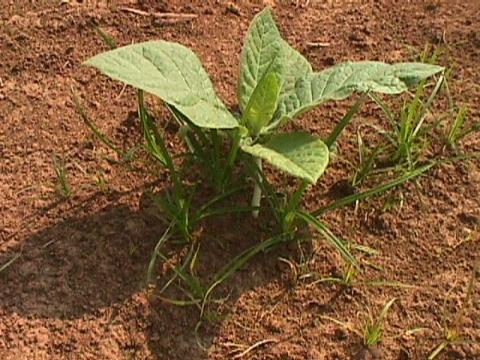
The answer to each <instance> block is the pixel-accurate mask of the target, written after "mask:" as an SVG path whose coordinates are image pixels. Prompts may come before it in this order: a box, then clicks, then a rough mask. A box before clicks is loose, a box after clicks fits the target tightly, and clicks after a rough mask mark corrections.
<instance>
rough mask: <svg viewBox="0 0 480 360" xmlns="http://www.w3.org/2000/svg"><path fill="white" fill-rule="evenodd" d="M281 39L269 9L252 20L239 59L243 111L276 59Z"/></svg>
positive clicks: (240, 101)
mask: <svg viewBox="0 0 480 360" xmlns="http://www.w3.org/2000/svg"><path fill="white" fill-rule="evenodd" d="M281 41H282V38H281V36H280V33H279V32H278V29H277V26H276V25H275V21H273V17H272V12H271V10H270V9H269V8H266V9H265V10H263V11H261V12H260V13H258V14H257V15H256V16H255V17H254V18H253V20H252V22H251V24H250V27H249V28H248V32H247V35H246V37H245V44H244V46H243V49H242V55H241V59H240V77H239V84H238V103H239V105H240V109H241V110H242V111H245V109H246V108H247V104H248V101H249V100H250V97H251V95H252V93H253V91H254V89H255V88H256V87H257V84H258V83H259V82H260V80H261V79H262V77H263V75H264V74H265V72H266V71H267V69H269V68H271V70H274V68H273V67H271V65H272V63H273V62H274V60H275V58H276V57H277V55H278V53H279V51H280V48H281Z"/></svg>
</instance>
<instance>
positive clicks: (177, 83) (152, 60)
mask: <svg viewBox="0 0 480 360" xmlns="http://www.w3.org/2000/svg"><path fill="white" fill-rule="evenodd" d="M86 64H87V65H91V66H93V67H96V68H97V69H98V70H100V71H101V72H102V73H104V74H105V75H108V76H109V77H111V78H112V79H115V80H120V81H122V82H124V83H126V84H128V85H132V86H134V87H136V88H138V89H141V90H144V91H146V92H149V93H151V94H153V95H156V96H158V97H159V98H161V99H162V100H163V101H165V102H166V103H167V104H169V105H171V106H173V107H175V108H176V109H177V110H178V111H179V112H181V113H182V114H183V115H185V116H186V117H188V118H189V119H190V120H191V121H192V122H193V123H194V124H195V125H197V126H200V127H206V128H218V129H230V128H235V127H237V126H238V122H237V120H236V119H235V117H234V116H233V115H232V114H231V113H230V112H229V111H228V109H227V108H226V106H225V105H224V104H223V103H222V101H221V100H220V99H219V98H218V97H217V95H216V94H215V90H214V89H213V85H212V82H211V81H210V79H209V77H208V75H207V73H206V72H205V70H204V68H203V67H202V64H201V63H200V60H199V59H198V58H197V56H196V55H195V54H194V53H193V52H192V51H191V50H190V49H188V48H186V47H185V46H183V45H180V44H177V43H171V42H167V41H148V42H144V43H140V44H134V45H129V46H124V47H121V48H118V49H115V50H112V51H107V52H104V53H102V54H99V55H97V56H94V57H93V58H91V59H89V60H87V61H86Z"/></svg>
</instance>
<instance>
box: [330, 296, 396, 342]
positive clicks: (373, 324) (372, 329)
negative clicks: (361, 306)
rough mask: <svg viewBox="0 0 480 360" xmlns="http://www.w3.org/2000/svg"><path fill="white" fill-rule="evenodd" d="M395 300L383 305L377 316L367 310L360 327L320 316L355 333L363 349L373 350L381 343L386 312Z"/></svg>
mask: <svg viewBox="0 0 480 360" xmlns="http://www.w3.org/2000/svg"><path fill="white" fill-rule="evenodd" d="M396 300H397V299H396V298H393V299H391V300H390V301H389V302H387V303H386V304H385V305H384V307H383V309H382V311H381V312H380V313H379V314H378V315H377V316H374V315H373V314H372V312H371V310H370V309H368V315H367V316H366V318H365V319H364V320H363V325H362V326H355V325H352V324H350V323H346V322H343V321H339V320H337V319H334V318H332V317H329V316H322V318H324V319H327V320H330V321H332V322H334V323H335V324H337V325H340V326H342V327H343V328H345V329H346V330H349V331H351V332H353V333H355V334H356V335H358V336H359V337H360V338H361V339H362V340H363V345H364V346H365V347H367V348H373V347H375V346H376V345H378V344H379V343H380V342H381V341H382V337H383V327H384V323H385V319H386V317H387V314H388V312H389V311H390V308H391V307H392V305H393V304H394V302H395V301H396Z"/></svg>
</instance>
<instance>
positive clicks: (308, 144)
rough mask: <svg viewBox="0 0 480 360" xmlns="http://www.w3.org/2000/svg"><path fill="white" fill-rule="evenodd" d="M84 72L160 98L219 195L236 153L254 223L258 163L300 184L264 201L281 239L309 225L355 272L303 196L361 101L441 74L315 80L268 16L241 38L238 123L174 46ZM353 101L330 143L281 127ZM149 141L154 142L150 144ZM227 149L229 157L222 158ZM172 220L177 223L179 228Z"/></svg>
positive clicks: (386, 67)
mask: <svg viewBox="0 0 480 360" xmlns="http://www.w3.org/2000/svg"><path fill="white" fill-rule="evenodd" d="M86 65H89V66H93V67H95V68H97V69H98V70H100V71H101V72H102V73H104V74H105V75H107V76H109V77H111V78H112V79H114V80H119V81H122V82H123V83H125V84H128V85H131V86H133V87H135V88H137V89H139V90H140V91H144V92H147V93H150V94H152V95H154V96H157V97H159V98H160V99H161V100H162V101H163V103H164V104H165V105H166V106H167V107H168V108H169V109H170V110H171V111H172V113H173V114H174V117H175V119H176V120H177V121H178V122H179V125H180V126H181V129H182V131H181V133H182V135H183V137H184V140H185V142H186V144H187V147H188V148H189V149H190V151H191V152H192V153H193V154H194V156H193V159H194V160H197V161H198V165H199V167H201V168H202V167H203V168H204V169H206V170H207V171H208V172H210V173H211V175H213V176H210V177H209V178H211V179H212V182H213V184H212V186H213V187H215V188H218V189H219V190H220V192H222V191H224V189H225V188H226V184H228V179H230V178H231V175H232V173H233V172H234V171H235V169H236V166H235V164H236V162H237V158H238V155H239V154H241V155H242V156H241V158H242V159H244V160H245V163H246V164H248V165H247V168H250V169H252V171H251V174H252V178H253V180H254V183H255V186H254V192H253V197H252V204H251V205H252V206H251V207H252V210H253V215H254V216H255V217H256V216H258V211H259V209H260V205H261V199H262V190H265V189H267V188H268V187H269V186H270V185H269V184H265V181H264V180H265V179H266V176H265V173H264V172H263V170H262V169H263V164H262V162H264V161H265V162H267V163H268V164H270V165H272V166H273V167H275V168H277V169H279V170H280V171H282V172H284V173H286V174H288V175H291V176H294V177H296V178H298V179H300V186H299V188H298V190H296V191H295V192H294V193H293V194H292V196H291V197H290V199H288V201H287V202H286V204H284V206H282V205H281V204H280V203H279V202H278V201H276V200H275V199H274V198H273V197H272V196H271V195H270V194H271V193H272V192H269V195H268V196H267V198H268V200H269V203H270V204H271V205H272V208H273V212H274V213H275V214H277V215H278V216H277V217H278V220H279V222H280V225H281V229H282V230H281V232H282V233H291V234H290V235H291V236H292V235H293V233H294V232H295V230H296V222H297V221H300V222H302V223H306V224H311V225H312V226H313V227H314V228H315V229H316V230H318V231H319V232H320V233H321V234H322V235H323V236H324V237H325V238H326V239H327V240H328V241H329V242H330V243H331V244H333V245H334V246H335V247H336V248H337V250H338V251H340V253H341V254H342V256H343V257H344V258H346V259H347V260H348V261H350V262H352V263H355V261H354V258H353V256H352V255H351V254H350V253H349V251H348V249H347V247H346V246H345V244H344V243H343V241H342V240H340V239H338V238H337V237H336V236H335V235H334V234H333V233H332V232H331V231H330V230H329V229H328V228H327V227H326V225H325V224H324V223H323V222H321V221H320V220H319V219H317V218H316V217H315V216H313V215H312V214H309V213H307V212H304V211H302V210H300V209H299V204H300V202H301V199H302V196H303V193H304V191H305V190H306V189H307V188H308V186H309V185H312V184H315V183H316V182H317V181H318V180H319V178H320V177H321V176H322V174H323V173H324V171H325V169H326V167H327V165H328V161H329V157H330V148H331V147H333V146H334V144H335V142H336V140H337V138H338V136H339V135H340V134H341V132H342V131H343V129H344V128H345V127H346V126H347V125H348V123H349V122H350V121H351V119H352V118H353V115H354V114H355V112H356V111H357V109H358V107H359V106H360V105H361V103H362V102H363V101H364V100H365V97H366V95H365V94H372V93H383V94H399V93H401V92H404V91H406V90H407V89H408V88H409V87H411V86H412V85H415V84H417V83H419V82H420V81H422V80H424V79H426V78H428V77H430V76H432V75H434V74H437V73H439V72H441V71H442V70H443V68H442V67H440V66H436V65H430V64H423V63H399V64H393V65H390V64H386V63H383V62H378V61H360V62H345V63H341V64H338V65H335V66H333V67H331V68H328V69H325V70H322V71H318V72H317V71H314V70H313V68H312V66H311V64H310V63H309V62H308V61H307V60H306V59H305V58H304V57H303V56H302V55H301V54H300V53H299V52H297V51H296V50H295V49H293V48H292V47H291V46H290V45H289V44H288V43H287V42H286V41H285V40H284V39H283V38H282V37H281V35H280V32H279V30H278V28H277V26H276V24H275V22H274V20H273V16H272V12H271V10H270V9H269V8H267V9H265V10H263V11H261V12H260V13H259V14H257V15H256V16H255V18H254V19H253V21H252V23H251V25H250V27H249V30H248V33H247V35H246V38H245V44H244V47H243V50H242V55H241V59H240V76H239V85H238V93H237V95H238V104H239V109H240V112H241V114H240V115H236V114H233V113H231V112H230V111H229V110H228V108H227V107H226V106H225V104H224V103H223V102H222V101H221V100H220V98H219V97H218V96H217V95H216V93H215V91H214V87H213V84H212V82H211V81H210V79H209V77H208V74H207V73H206V71H205V70H204V68H203V67H202V65H201V62H200V60H199V59H198V57H197V56H196V55H195V54H194V53H193V52H192V51H191V50H190V49H188V48H187V47H185V46H183V45H181V44H178V43H174V42H168V41H163V40H159V41H148V42H144V43H139V44H133V45H128V46H124V47H121V48H117V49H114V50H111V51H107V52H104V53H101V54H99V55H97V56H94V57H93V58H91V59H89V60H87V61H86ZM353 93H360V94H363V95H362V96H361V97H360V100H359V101H358V102H357V103H356V105H355V106H354V107H353V108H352V110H351V111H350V112H349V113H347V115H346V116H345V117H344V118H343V119H342V120H341V121H340V122H339V123H338V125H337V126H336V127H335V129H334V130H333V131H332V133H331V134H330V135H329V136H327V138H326V139H327V140H325V141H323V140H322V139H321V138H319V137H317V136H315V135H312V134H310V133H309V132H308V131H294V132H282V131H281V127H282V126H283V125H284V124H286V123H287V122H288V121H290V120H292V119H293V118H295V117H297V116H299V115H301V114H303V113H306V112H307V111H309V110H311V109H313V108H315V107H317V106H319V105H321V104H323V103H325V102H327V101H333V100H343V99H346V98H347V97H349V96H350V95H352V94H353ZM140 103H141V104H143V101H141V102H140ZM142 113H143V114H142ZM140 117H141V118H143V124H144V132H146V133H145V135H146V138H147V146H149V148H150V150H151V151H152V150H153V151H155V145H159V146H160V147H159V148H158V150H159V151H158V154H157V155H158V159H159V161H164V164H165V165H166V167H167V168H168V169H169V171H170V173H171V174H170V175H171V178H172V181H173V183H174V188H175V192H178V194H175V197H177V196H178V198H179V199H185V197H184V196H182V195H184V194H182V191H181V190H180V186H177V185H179V184H180V185H181V180H180V179H175V174H174V173H175V169H174V168H173V167H172V166H171V164H169V163H170V160H169V159H168V156H166V154H165V153H164V151H163V150H162V145H161V144H162V140H161V136H160V134H158V136H157V134H156V133H155V131H154V130H153V128H152V127H151V126H150V125H151V124H152V122H151V121H149V120H148V117H149V115H148V112H147V111H144V110H142V105H140ZM145 119H147V121H146V120H145ZM145 129H147V130H145ZM148 129H150V130H148ZM149 138H151V140H152V141H150V142H149ZM225 146H226V147H227V149H226V151H223V150H222V149H223V148H224V147H225ZM212 149H213V150H212ZM240 150H241V152H240ZM202 159H203V160H202ZM211 164H213V168H212V166H211ZM173 200H174V201H176V202H178V201H184V200H178V199H173ZM177 205H178V206H176V207H175V208H180V210H181V209H185V206H187V207H188V206H189V201H187V202H186V203H184V204H183V205H182V204H177ZM180 213H182V212H181V211H180ZM187 213H188V212H186V214H187ZM182 216H183V215H182ZM178 221H179V222H180V223H182V221H183V220H178ZM280 238H282V236H280ZM274 239H276V237H274ZM274 243H276V241H275V242H274ZM252 253H255V251H253V252H252ZM249 254H251V253H249ZM227 273H228V272H227Z"/></svg>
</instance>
